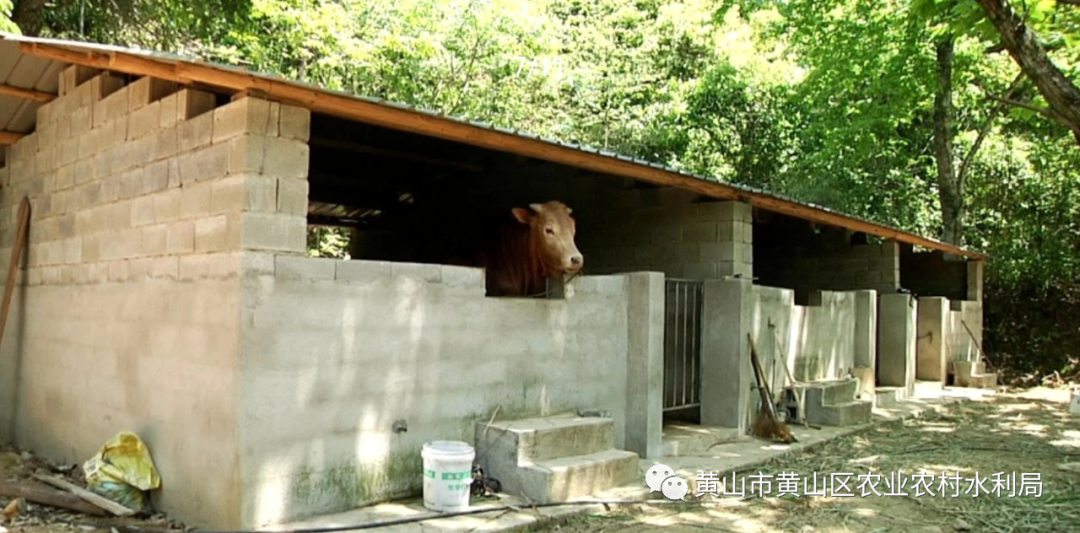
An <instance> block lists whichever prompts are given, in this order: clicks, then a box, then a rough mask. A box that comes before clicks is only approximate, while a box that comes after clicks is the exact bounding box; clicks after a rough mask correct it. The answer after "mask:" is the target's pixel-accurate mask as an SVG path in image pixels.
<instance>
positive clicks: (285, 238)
mask: <svg viewBox="0 0 1080 533" xmlns="http://www.w3.org/2000/svg"><path fill="white" fill-rule="evenodd" d="M218 100H219V99H218V98H216V97H215V96H214V95H212V94H208V93H204V92H200V91H194V90H187V89H182V88H180V87H178V86H176V85H175V84H171V83H165V82H162V81H160V80H153V79H150V78H142V79H139V80H137V81H134V82H132V83H130V84H125V80H124V79H120V78H117V77H112V76H109V75H107V74H100V75H96V73H95V72H94V71H91V70H87V69H83V68H71V69H68V70H66V71H65V72H64V73H62V74H61V96H60V97H59V98H57V99H55V100H53V101H51V102H50V103H48V104H45V105H42V106H41V107H40V108H39V109H38V110H37V114H38V116H37V119H38V120H37V127H36V131H35V132H34V133H32V134H31V135H28V136H26V137H24V138H23V139H21V140H20V141H19V142H18V143H16V144H15V145H14V146H13V147H11V148H10V149H9V152H8V153H7V157H6V166H5V168H3V169H2V170H0V183H2V185H3V188H2V190H0V245H2V246H3V252H2V253H0V260H2V261H4V262H5V264H6V262H7V261H8V258H9V257H10V253H11V247H12V245H13V243H14V240H15V228H16V224H17V220H16V216H17V210H18V203H19V202H20V201H21V199H22V198H23V197H24V196H28V197H29V199H30V202H31V205H32V209H33V216H32V221H31V224H30V239H29V247H28V249H27V250H26V270H25V275H22V276H21V277H20V278H21V279H20V282H19V286H18V290H17V291H16V294H15V299H14V301H13V302H12V313H11V316H10V318H9V324H8V326H7V329H6V332H5V336H4V340H3V346H0V395H2V398H0V405H2V406H3V408H2V409H0V437H3V439H4V440H8V441H14V442H15V443H16V444H18V445H20V446H22V447H25V448H27V449H29V450H31V451H33V452H34V453H36V454H38V455H40V456H42V457H44V458H47V459H50V460H53V461H57V462H61V463H74V462H82V461H85V460H86V459H88V458H90V457H91V456H92V455H93V454H94V453H95V452H96V451H97V450H98V449H99V447H100V446H101V445H102V444H103V443H104V442H105V441H106V440H107V439H109V438H110V437H112V436H113V435H114V434H115V433H116V432H118V431H121V430H130V431H134V432H137V433H138V434H139V435H140V436H141V437H143V438H144V439H145V441H146V442H147V444H148V446H149V448H150V450H151V453H152V455H153V458H154V460H155V463H156V465H157V467H158V469H159V471H160V473H161V476H162V479H163V489H162V490H160V491H158V492H157V494H156V496H155V504H156V505H157V506H158V508H159V509H161V510H164V511H166V512H168V513H170V514H172V515H173V516H176V517H178V518H180V519H181V520H184V521H185V522H188V523H189V524H192V525H196V526H204V527H205V526H219V527H236V526H239V525H240V523H239V521H240V512H239V510H240V499H241V497H242V495H241V494H240V492H239V487H240V485H239V483H238V480H239V479H240V464H239V461H238V446H239V445H240V442H241V435H240V434H239V430H238V428H239V423H238V422H239V416H240V411H239V406H240V404H239V402H240V389H239V384H240V367H239V357H238V355H239V342H240V337H239V322H240V317H241V299H240V296H241V286H240V278H239V276H238V274H239V273H240V272H242V271H243V270H244V269H245V268H247V267H246V266H245V264H246V262H247V261H249V260H250V258H248V257H247V256H246V255H245V254H244V251H253V250H261V251H274V252H293V253H296V254H302V253H303V251H304V244H305V242H304V228H305V222H306V221H305V216H304V214H305V213H306V179H304V178H305V177H306V169H307V144H306V142H305V139H306V136H307V134H308V124H309V122H308V118H309V115H307V112H306V111H303V110H299V109H296V108H289V107H286V106H278V105H277V104H271V103H268V102H265V101H259V100H255V99H250V98H245V99H242V100H238V101H236V102H232V103H228V104H227V105H223V106H219V105H218V104H219V101H218Z"/></svg>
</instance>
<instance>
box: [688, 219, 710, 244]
mask: <svg viewBox="0 0 1080 533" xmlns="http://www.w3.org/2000/svg"><path fill="white" fill-rule="evenodd" d="M718 237H719V232H718V230H717V224H716V222H694V223H689V224H686V225H685V226H683V230H682V238H683V240H684V241H686V242H696V243H713V242H717V238H718Z"/></svg>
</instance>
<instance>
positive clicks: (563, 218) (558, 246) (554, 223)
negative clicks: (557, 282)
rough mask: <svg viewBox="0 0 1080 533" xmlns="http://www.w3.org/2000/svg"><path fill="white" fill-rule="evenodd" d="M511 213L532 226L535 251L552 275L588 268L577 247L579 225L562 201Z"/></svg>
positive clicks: (535, 205)
mask: <svg viewBox="0 0 1080 533" xmlns="http://www.w3.org/2000/svg"><path fill="white" fill-rule="evenodd" d="M511 211H512V213H513V215H514V218H516V219H517V220H518V222H521V223H522V224H525V225H526V226H529V240H530V241H532V249H533V250H535V251H536V252H537V253H538V254H539V255H540V261H541V263H543V265H544V268H545V269H546V270H547V271H548V272H559V273H562V272H566V273H570V274H574V273H577V272H578V271H580V270H581V267H583V266H584V265H585V258H584V257H582V255H581V252H579V251H578V248H577V245H576V244H574V234H575V233H576V232H577V224H576V223H575V222H574V219H573V218H571V217H570V214H571V213H572V212H573V210H572V209H570V208H569V207H566V205H565V204H563V203H562V202H547V203H545V204H531V205H529V209H525V208H521V207H515V208H513V209H512V210H511Z"/></svg>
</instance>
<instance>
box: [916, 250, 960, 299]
mask: <svg viewBox="0 0 1080 533" xmlns="http://www.w3.org/2000/svg"><path fill="white" fill-rule="evenodd" d="M900 284H901V286H902V287H904V288H905V289H908V290H910V291H911V292H913V293H915V294H917V295H918V296H941V297H944V298H948V299H950V300H964V299H966V298H967V292H968V282H967V262H966V261H946V260H945V258H944V254H943V253H942V252H939V251H933V252H915V251H913V249H912V247H911V246H910V245H906V244H905V245H903V246H901V247H900Z"/></svg>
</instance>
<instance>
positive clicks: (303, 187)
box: [277, 178, 308, 216]
mask: <svg viewBox="0 0 1080 533" xmlns="http://www.w3.org/2000/svg"><path fill="white" fill-rule="evenodd" d="M277 210H278V212H279V213H286V214H289V215H303V216H307V214H308V180H306V179H288V178H279V179H278V191H277Z"/></svg>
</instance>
